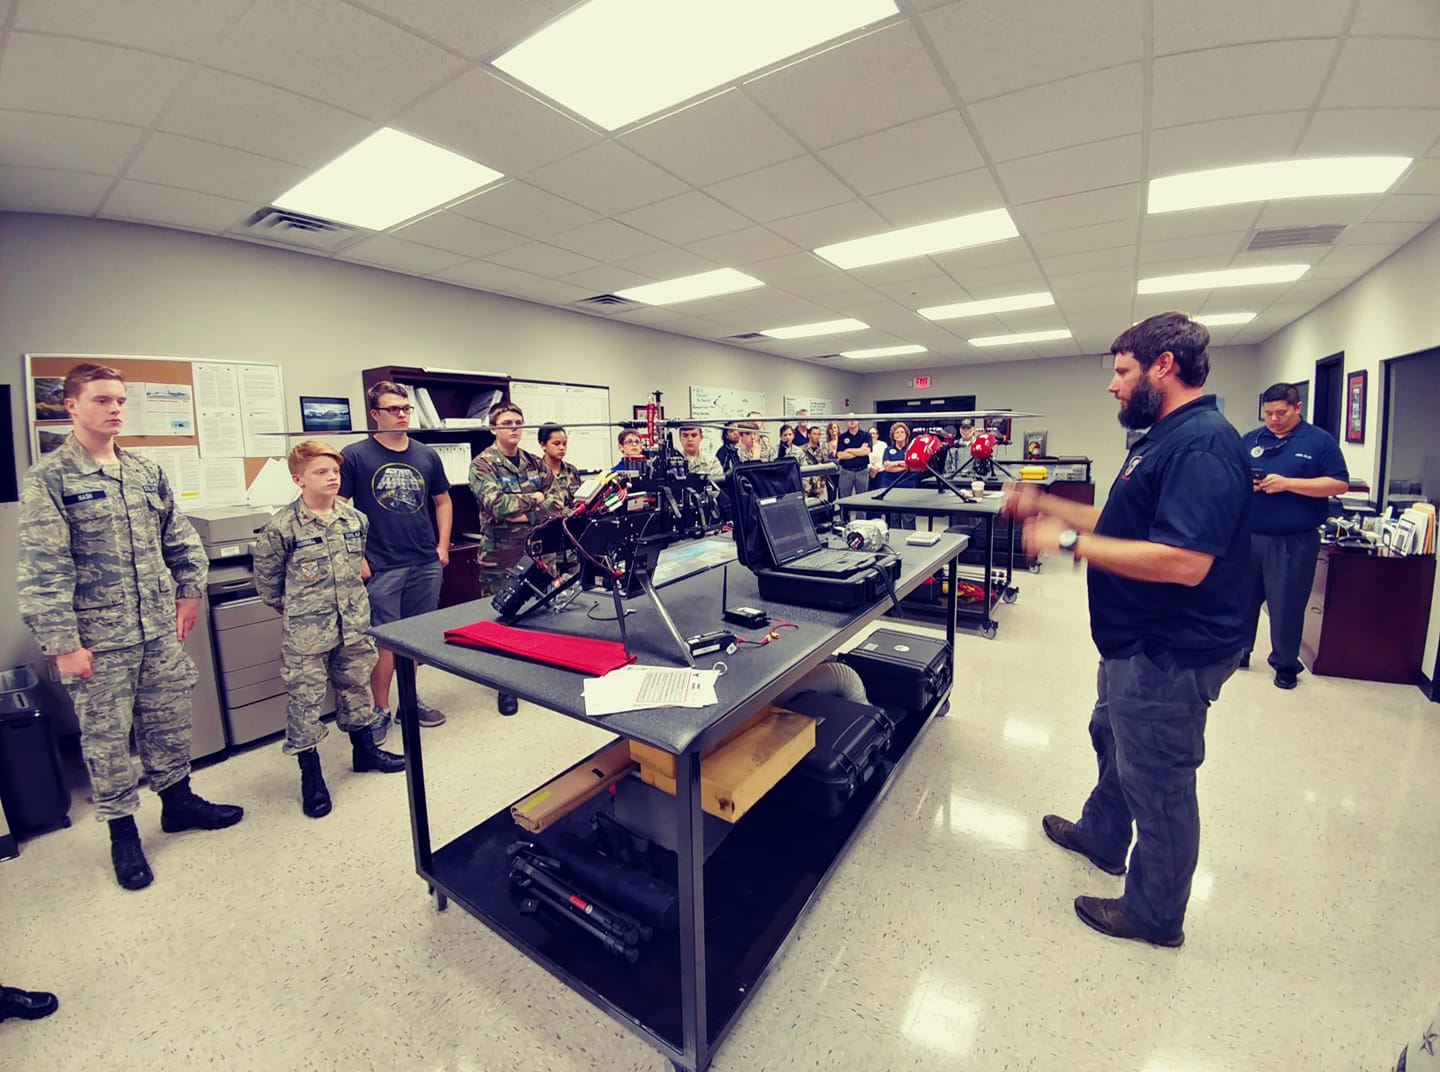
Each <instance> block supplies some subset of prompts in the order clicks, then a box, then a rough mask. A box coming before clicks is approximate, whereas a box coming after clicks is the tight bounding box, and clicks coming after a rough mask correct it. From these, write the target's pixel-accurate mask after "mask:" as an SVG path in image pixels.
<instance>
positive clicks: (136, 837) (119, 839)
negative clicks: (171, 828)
mask: <svg viewBox="0 0 1440 1072" xmlns="http://www.w3.org/2000/svg"><path fill="white" fill-rule="evenodd" d="M110 862H111V863H112V864H114V865H115V881H116V882H118V883H120V885H121V886H123V887H124V888H125V889H127V890H143V889H144V888H145V887H146V886H148V885H150V883H152V882H154V881H155V875H154V873H153V872H152V871H151V870H150V865H149V864H148V863H147V862H146V861H145V850H144V849H142V848H141V847H140V831H139V830H136V829H135V817H134V816H132V815H126V816H124V817H123V818H120V819H111V820H110Z"/></svg>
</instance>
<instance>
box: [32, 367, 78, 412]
mask: <svg viewBox="0 0 1440 1072" xmlns="http://www.w3.org/2000/svg"><path fill="white" fill-rule="evenodd" d="M35 419H36V420H37V421H68V420H69V419H70V414H69V412H68V411H67V410H66V409H65V377H64V376H36V377H35Z"/></svg>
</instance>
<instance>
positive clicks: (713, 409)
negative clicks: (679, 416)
mask: <svg viewBox="0 0 1440 1072" xmlns="http://www.w3.org/2000/svg"><path fill="white" fill-rule="evenodd" d="M764 412H765V392H764V391H747V390H745V389H743V388H735V387H696V386H695V385H693V384H692V385H691V386H690V416H691V417H693V418H694V419H695V420H697V421H708V420H717V419H719V420H737V421H738V420H743V419H744V417H745V414H747V413H764Z"/></svg>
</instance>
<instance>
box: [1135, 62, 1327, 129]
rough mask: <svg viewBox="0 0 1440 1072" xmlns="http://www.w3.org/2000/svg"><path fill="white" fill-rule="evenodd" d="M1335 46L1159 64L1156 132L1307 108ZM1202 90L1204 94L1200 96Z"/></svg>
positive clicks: (1154, 102) (1153, 104)
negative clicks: (1259, 109)
mask: <svg viewBox="0 0 1440 1072" xmlns="http://www.w3.org/2000/svg"><path fill="white" fill-rule="evenodd" d="M1334 52H1335V44H1334V42H1333V41H1272V42H1268V43H1265V44H1257V45H1231V46H1228V47H1225V48H1213V49H1208V50H1206V51H1204V52H1188V53H1185V54H1182V55H1178V56H1162V57H1160V58H1158V59H1157V60H1156V61H1155V76H1154V87H1155V88H1154V91H1153V96H1152V99H1151V113H1150V114H1151V118H1152V121H1153V122H1154V124H1155V126H1157V127H1173V126H1178V125H1179V124H1181V123H1197V122H1200V121H1202V120H1205V119H1221V118H1224V117H1226V116H1235V115H1249V114H1252V113H1253V112H1255V111H1256V110H1257V107H1262V106H1263V109H1264V111H1266V112H1284V111H1291V110H1294V109H1300V108H1309V107H1311V106H1312V105H1313V104H1314V103H1315V98H1316V94H1317V93H1318V92H1319V90H1320V86H1321V83H1322V82H1323V81H1324V79H1325V75H1326V73H1327V72H1328V71H1329V69H1330V58H1331V56H1332V55H1333V54H1334ZM1197 86H1204V87H1205V91H1204V92H1203V93H1201V92H1196V87H1197Z"/></svg>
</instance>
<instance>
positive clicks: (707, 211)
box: [620, 190, 750, 246]
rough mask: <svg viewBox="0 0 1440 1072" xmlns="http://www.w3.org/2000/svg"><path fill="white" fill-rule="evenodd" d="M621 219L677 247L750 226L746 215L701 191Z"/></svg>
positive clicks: (695, 191) (672, 198)
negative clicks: (732, 209) (734, 210)
mask: <svg viewBox="0 0 1440 1072" xmlns="http://www.w3.org/2000/svg"><path fill="white" fill-rule="evenodd" d="M620 219H621V220H623V221H624V222H625V223H627V224H629V225H630V226H631V227H635V228H637V229H639V230H641V231H644V232H646V233H647V234H652V235H654V236H655V237H656V238H660V239H663V240H664V241H666V242H670V243H672V244H674V245H677V246H681V245H685V244H686V243H689V242H694V241H697V240H699V239H702V238H710V237H712V236H713V235H717V234H725V233H726V232H729V231H738V230H740V229H741V228H743V227H748V226H750V221H749V220H747V219H746V218H745V217H744V216H742V215H740V214H739V213H738V212H733V211H731V210H730V209H728V208H726V207H725V206H724V205H722V204H720V202H718V201H716V200H715V199H714V198H713V197H708V196H706V195H705V194H702V193H701V192H700V191H699V190H691V191H690V192H689V193H684V194H680V195H679V196H678V197H670V198H666V199H665V200H664V201H656V202H655V203H654V204H653V205H646V206H645V207H644V208H637V209H634V210H633V211H631V212H627V213H625V214H624V215H622V216H621V217H620Z"/></svg>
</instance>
